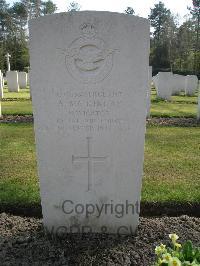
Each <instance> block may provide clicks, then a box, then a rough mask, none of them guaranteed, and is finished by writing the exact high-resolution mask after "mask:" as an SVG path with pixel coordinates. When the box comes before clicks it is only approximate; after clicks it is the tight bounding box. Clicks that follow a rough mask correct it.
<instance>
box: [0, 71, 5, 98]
mask: <svg viewBox="0 0 200 266" xmlns="http://www.w3.org/2000/svg"><path fill="white" fill-rule="evenodd" d="M3 87H4V81H3V73H2V72H1V70H0V100H1V99H2V98H3Z"/></svg>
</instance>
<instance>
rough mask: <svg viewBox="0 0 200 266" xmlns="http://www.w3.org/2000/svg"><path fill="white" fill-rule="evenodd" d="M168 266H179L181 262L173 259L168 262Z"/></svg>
mask: <svg viewBox="0 0 200 266" xmlns="http://www.w3.org/2000/svg"><path fill="white" fill-rule="evenodd" d="M169 266H181V261H180V260H179V259H178V258H175V257H174V258H172V259H171V260H170V261H169Z"/></svg>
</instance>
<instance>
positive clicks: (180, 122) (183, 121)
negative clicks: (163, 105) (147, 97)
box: [0, 115, 200, 127]
mask: <svg viewBox="0 0 200 266" xmlns="http://www.w3.org/2000/svg"><path fill="white" fill-rule="evenodd" d="M17 122H19V123H20V122H21V123H26V122H33V115H3V116H1V117H0V123H17ZM147 124H148V125H154V126H156V125H158V126H178V127H180V126H182V127H200V121H199V120H197V119H196V118H189V117H171V118H169V117H151V118H147Z"/></svg>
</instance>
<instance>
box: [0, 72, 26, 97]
mask: <svg viewBox="0 0 200 266" xmlns="http://www.w3.org/2000/svg"><path fill="white" fill-rule="evenodd" d="M4 80H6V81H7V87H8V91H9V92H19V90H20V89H26V87H27V85H28V83H29V74H28V73H26V72H18V71H7V72H6V77H3V73H2V72H1V70H0V97H1V98H3V88H4Z"/></svg>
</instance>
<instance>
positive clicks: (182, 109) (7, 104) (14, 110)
mask: <svg viewBox="0 0 200 266" xmlns="http://www.w3.org/2000/svg"><path fill="white" fill-rule="evenodd" d="M4 99H5V100H4V101H3V102H2V114H3V115H30V114H32V105H31V101H30V90H29V89H28V88H27V89H26V90H20V92H8V90H7V89H4ZM151 101H152V102H151V116H153V117H196V115H197V93H196V95H195V96H184V95H183V94H181V95H179V96H172V101H171V102H166V101H161V100H158V99H156V91H155V90H154V89H152V92H151Z"/></svg>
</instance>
